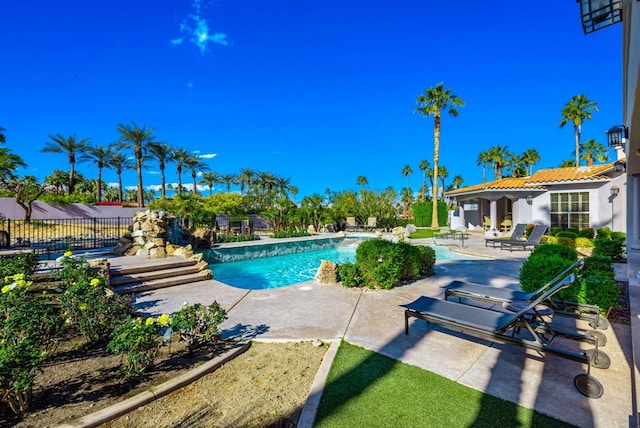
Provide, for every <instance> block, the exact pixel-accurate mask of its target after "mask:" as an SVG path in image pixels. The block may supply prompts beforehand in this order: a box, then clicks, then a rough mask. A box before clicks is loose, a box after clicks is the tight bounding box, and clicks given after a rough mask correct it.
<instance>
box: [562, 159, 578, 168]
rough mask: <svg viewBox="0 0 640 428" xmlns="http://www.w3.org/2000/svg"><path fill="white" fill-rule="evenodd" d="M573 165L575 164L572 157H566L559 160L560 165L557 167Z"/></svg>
mask: <svg viewBox="0 0 640 428" xmlns="http://www.w3.org/2000/svg"><path fill="white" fill-rule="evenodd" d="M574 166H576V161H575V160H573V159H567V160H563V161H562V162H560V165H558V168H571V167H574Z"/></svg>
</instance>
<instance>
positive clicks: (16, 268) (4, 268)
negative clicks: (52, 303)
mask: <svg viewBox="0 0 640 428" xmlns="http://www.w3.org/2000/svg"><path fill="white" fill-rule="evenodd" d="M37 268H38V256H37V255H36V254H34V253H25V254H17V255H15V256H13V257H2V258H0V278H5V277H8V276H11V275H15V274H17V273H23V274H25V275H26V276H27V278H28V277H30V276H31V275H32V274H33V272H35V271H36V269H37ZM3 285H4V284H3Z"/></svg>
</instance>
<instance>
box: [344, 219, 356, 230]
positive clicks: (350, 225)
mask: <svg viewBox="0 0 640 428" xmlns="http://www.w3.org/2000/svg"><path fill="white" fill-rule="evenodd" d="M357 230H358V222H357V221H356V218H355V217H347V232H355V231H357Z"/></svg>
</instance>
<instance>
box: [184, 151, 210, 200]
mask: <svg viewBox="0 0 640 428" xmlns="http://www.w3.org/2000/svg"><path fill="white" fill-rule="evenodd" d="M184 164H185V166H186V167H187V168H189V171H191V179H192V180H193V193H194V194H196V195H197V194H198V187H197V183H196V177H197V176H198V173H199V172H204V171H209V165H207V164H206V163H205V162H203V161H202V159H200V158H199V157H198V156H189V157H188V158H186V159H185V160H184Z"/></svg>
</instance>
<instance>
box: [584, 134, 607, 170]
mask: <svg viewBox="0 0 640 428" xmlns="http://www.w3.org/2000/svg"><path fill="white" fill-rule="evenodd" d="M580 150H581V151H582V155H581V156H580V159H584V160H586V161H587V166H591V165H593V163H594V162H595V161H598V162H606V161H608V160H609V149H607V148H606V147H605V146H604V144H602V143H600V142H599V141H596V140H595V139H593V138H592V139H590V140H587V141H585V142H584V143H582V144H580Z"/></svg>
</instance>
